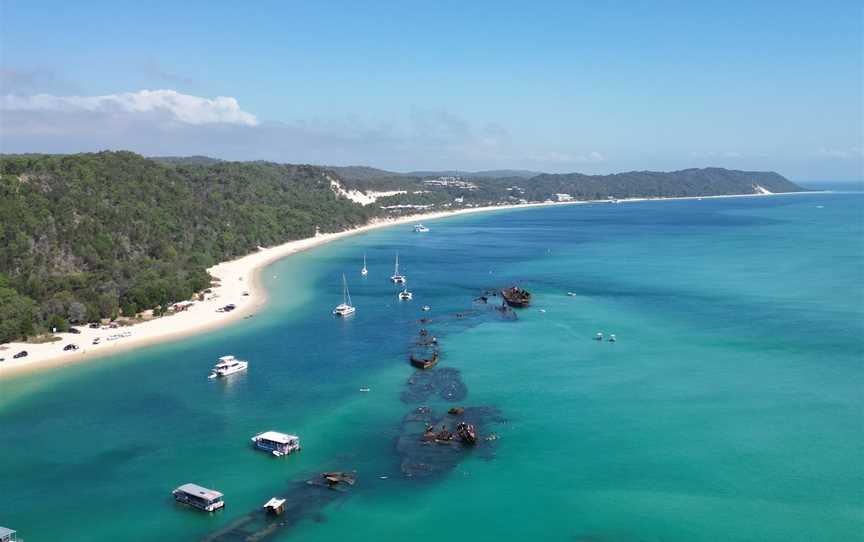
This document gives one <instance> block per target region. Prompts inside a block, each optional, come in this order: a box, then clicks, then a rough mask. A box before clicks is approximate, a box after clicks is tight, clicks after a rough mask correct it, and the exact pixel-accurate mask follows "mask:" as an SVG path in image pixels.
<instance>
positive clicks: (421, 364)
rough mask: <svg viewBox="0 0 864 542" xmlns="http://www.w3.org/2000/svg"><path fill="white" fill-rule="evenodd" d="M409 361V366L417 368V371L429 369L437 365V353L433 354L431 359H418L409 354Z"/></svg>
mask: <svg viewBox="0 0 864 542" xmlns="http://www.w3.org/2000/svg"><path fill="white" fill-rule="evenodd" d="M409 359H410V361H411V365H413V366H414V367H417V368H418V369H430V368H432V367H434V366H435V364H436V363H438V352H433V353H432V357H430V358H419V357H417V356H415V355H414V354H411V357H410V358H409Z"/></svg>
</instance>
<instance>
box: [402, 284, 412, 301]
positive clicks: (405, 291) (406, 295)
mask: <svg viewBox="0 0 864 542" xmlns="http://www.w3.org/2000/svg"><path fill="white" fill-rule="evenodd" d="M399 299H400V300H401V301H410V300H411V299H414V294H412V293H411V292H409V291H408V288H407V287H406V288H404V289H403V290H402V291H401V292H399Z"/></svg>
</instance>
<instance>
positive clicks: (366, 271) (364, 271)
mask: <svg viewBox="0 0 864 542" xmlns="http://www.w3.org/2000/svg"><path fill="white" fill-rule="evenodd" d="M360 274H361V275H363V276H364V277H365V276H366V275H368V274H369V270H368V269H366V254H365V253H364V254H363V269H361V270H360Z"/></svg>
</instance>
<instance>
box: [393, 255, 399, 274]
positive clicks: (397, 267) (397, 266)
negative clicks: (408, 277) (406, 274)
mask: <svg viewBox="0 0 864 542" xmlns="http://www.w3.org/2000/svg"><path fill="white" fill-rule="evenodd" d="M393 274H394V275H398V274H399V253H398V252H397V253H396V270H395V271H394V272H393Z"/></svg>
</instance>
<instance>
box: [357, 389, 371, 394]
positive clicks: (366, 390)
mask: <svg viewBox="0 0 864 542" xmlns="http://www.w3.org/2000/svg"><path fill="white" fill-rule="evenodd" d="M360 391H361V392H363V393H369V392H370V391H372V390H371V389H370V388H360Z"/></svg>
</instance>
